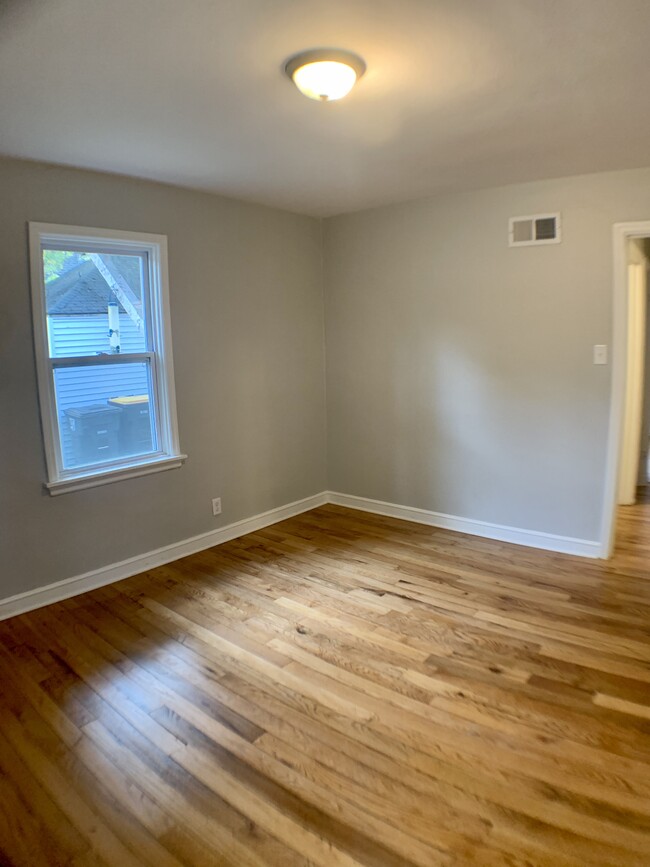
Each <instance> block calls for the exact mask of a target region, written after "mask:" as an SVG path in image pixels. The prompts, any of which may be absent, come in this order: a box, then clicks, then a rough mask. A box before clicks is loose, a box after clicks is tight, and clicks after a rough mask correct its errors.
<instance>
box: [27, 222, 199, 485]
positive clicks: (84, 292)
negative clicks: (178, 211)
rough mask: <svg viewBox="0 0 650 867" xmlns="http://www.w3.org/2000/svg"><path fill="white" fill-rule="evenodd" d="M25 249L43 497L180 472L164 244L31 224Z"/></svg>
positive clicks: (158, 238)
mask: <svg viewBox="0 0 650 867" xmlns="http://www.w3.org/2000/svg"><path fill="white" fill-rule="evenodd" d="M30 248H31V265H32V292H33V308H34V333H35V340H36V357H37V367H38V376H39V393H40V402H41V416H42V421H43V433H44V440H45V450H46V457H47V465H48V475H49V481H48V483H47V487H48V488H50V491H51V493H60V492H63V491H64V490H68V489H69V490H73V489H74V488H75V487H87V486H88V484H87V480H88V479H94V480H96V483H103V482H104V481H111V480H112V478H111V475H112V474H114V475H115V477H117V475H118V474H119V477H120V478H123V477H128V476H129V475H137V474H139V472H138V469H141V470H142V471H145V470H146V471H147V472H150V471H151V468H152V466H153V465H154V464H155V463H157V462H159V463H160V464H161V468H167V466H170V465H176V466H178V465H180V462H181V461H182V460H183V459H184V456H183V455H180V450H179V447H178V435H177V428H176V416H175V396H174V383H173V367H172V358H171V332H170V325H169V312H168V298H167V280H166V239H165V238H164V237H163V236H152V235H141V234H134V233H128V232H115V231H112V230H93V229H85V228H77V227H64V226H51V225H46V224H30ZM174 458H176V459H178V460H177V461H171V462H170V459H174ZM163 464H164V467H163V466H162V465H163ZM130 469H132V470H133V472H130ZM78 480H85V481H84V484H83V485H77V484H75V483H76V481H78Z"/></svg>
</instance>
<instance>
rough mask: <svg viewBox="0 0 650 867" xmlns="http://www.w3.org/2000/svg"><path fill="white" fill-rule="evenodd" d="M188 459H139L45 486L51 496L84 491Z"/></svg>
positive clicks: (183, 457) (132, 477)
mask: <svg viewBox="0 0 650 867" xmlns="http://www.w3.org/2000/svg"><path fill="white" fill-rule="evenodd" d="M186 460H187V455H174V456H172V457H170V456H166V457H164V458H155V459H154V460H148V461H139V462H138V463H137V464H130V465H128V466H123V467H116V468H115V469H112V470H101V471H98V472H92V471H90V472H87V473H83V474H80V475H78V476H67V477H66V478H64V479H57V480H56V481H55V482H46V483H45V487H46V488H47V490H48V491H49V492H50V496H52V497H56V496H58V495H59V494H67V493H69V492H71V491H83V490H84V489H85V488H95V487H97V486H98V485H108V484H111V483H112V482H121V481H123V480H124V479H134V478H136V477H137V476H148V475H149V474H150V473H160V472H163V470H175V469H177V468H178V467H180V466H182V465H183V463H184V462H185V461H186Z"/></svg>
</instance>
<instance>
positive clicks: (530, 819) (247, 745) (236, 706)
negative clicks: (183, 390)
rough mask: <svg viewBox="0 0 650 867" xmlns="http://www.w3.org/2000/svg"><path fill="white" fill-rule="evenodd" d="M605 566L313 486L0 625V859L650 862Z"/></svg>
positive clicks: (638, 594)
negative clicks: (279, 516) (331, 499)
mask: <svg viewBox="0 0 650 867" xmlns="http://www.w3.org/2000/svg"><path fill="white" fill-rule="evenodd" d="M619 540H620V544H619V549H618V551H617V554H616V556H615V558H614V559H613V560H612V561H610V562H609V563H603V562H598V561H589V560H582V559H578V558H573V557H567V556H562V555H559V554H549V553H544V552H540V551H535V550H531V549H526V548H518V547H514V546H509V545H506V544H501V543H498V542H491V541H486V540H483V539H478V538H472V537H468V536H461V535H458V534H455V533H451V532H446V531H441V530H435V529H431V528H428V527H423V526H419V525H416V524H410V523H405V522H402V521H397V520H393V519H388V518H380V517H376V516H371V515H365V514H362V513H360V512H354V511H350V510H347V509H342V508H339V507H335V506H326V507H323V508H320V509H316V510H315V511H313V512H310V513H307V514H305V515H301V516H300V517H297V518H293V519H291V520H289V521H285V522H283V523H282V524H277V525H275V526H273V527H270V528H268V529H266V530H263V531H260V532H257V533H254V534H251V535H249V536H247V537H244V538H242V539H239V540H236V541H233V542H230V543H228V544H225V545H223V546H221V547H219V548H214V549H212V550H210V551H206V552H204V553H202V554H198V555H195V556H192V557H188V558H186V559H185V560H181V561H179V562H177V563H174V564H172V565H170V566H166V567H162V568H159V569H155V570H153V571H151V572H149V573H145V574H143V575H139V576H136V577H134V578H131V579H128V580H126V581H123V582H121V583H120V584H116V585H113V586H111V587H108V588H105V589H102V590H97V591H94V592H92V593H88V594H86V595H84V596H80V597H77V598H75V599H73V600H69V601H67V602H64V603H60V604H57V605H53V606H50V607H49V608H46V609H41V610H39V611H35V612H32V613H30V614H26V615H23V616H20V617H17V618H14V619H13V620H10V621H6V622H4V623H1V624H0V677H1V678H2V681H1V682H2V691H1V694H0V863H2V864H3V865H28V867H39V865H48V867H50V865H63V864H66V865H93V867H97V865H104V867H106V865H111V867H130V865H134V867H135V865H152V867H179V865H211V867H212V865H233V867H248V865H251V867H252V865H282V867H296V865H319V867H352V865H372V867H380V865H381V867H393V865H394V867H397V865H413V864H415V865H420V867H432V865H473V864H481V865H513V867H514V865H519V867H524V865H529V867H530V865H553V867H562V865H590V864H608V865H617V867H620V865H644V867H647V865H649V864H650V580H649V579H650V500H648V499H646V502H645V503H642V504H640V505H638V506H636V507H633V508H628V509H626V510H624V511H622V515H621V519H620V530H619Z"/></svg>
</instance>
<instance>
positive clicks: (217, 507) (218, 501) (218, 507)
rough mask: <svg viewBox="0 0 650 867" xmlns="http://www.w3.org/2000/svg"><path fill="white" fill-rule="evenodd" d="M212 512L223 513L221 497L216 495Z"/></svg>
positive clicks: (214, 513)
mask: <svg viewBox="0 0 650 867" xmlns="http://www.w3.org/2000/svg"><path fill="white" fill-rule="evenodd" d="M212 514H213V515H220V514H221V497H215V498H214V500H213V501H212Z"/></svg>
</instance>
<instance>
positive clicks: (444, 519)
mask: <svg viewBox="0 0 650 867" xmlns="http://www.w3.org/2000/svg"><path fill="white" fill-rule="evenodd" d="M328 502H330V503H334V504H335V505H337V506H347V507H348V508H349V509H359V510H360V511H362V512H372V513H373V514H375V515H386V516H387V517H390V518H402V519H403V520H405V521H415V522H416V523H418V524H428V525H429V526H430V527H441V528H443V529H445V530H455V531H456V532H457V533H468V534H469V535H470V536H483V537H484V538H486V539H497V540H498V541H500V542H510V543H512V544H514V545H525V546H526V547H528V548H541V549H543V550H544V551H557V552H559V553H561V554H575V555H577V556H579V557H595V558H597V557H602V556H603V554H602V546H601V544H600V542H592V541H591V540H589V539H574V538H572V537H570V536H555V535H553V534H552V533H540V532H539V531H538V530H521V529H519V528H518V527H505V526H502V525H501V524H490V523H488V522H486V521H475V520H474V519H473V518H458V517H456V516H455V515H445V514H444V513H443V512H431V511H429V510H428V509H417V508H415V507H413V506H398V505H395V504H394V503H384V502H382V501H381V500H370V499H368V498H367V497H355V496H353V495H351V494H340V493H337V492H336V491H329V492H328Z"/></svg>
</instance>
